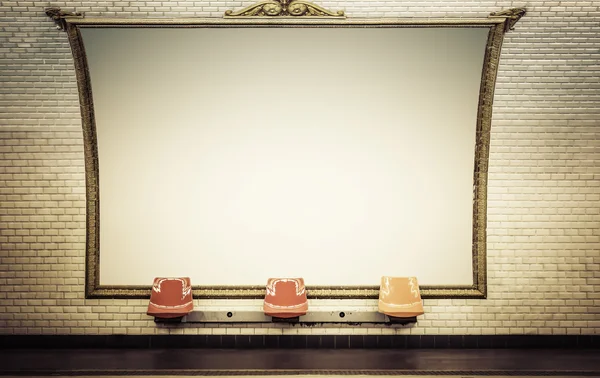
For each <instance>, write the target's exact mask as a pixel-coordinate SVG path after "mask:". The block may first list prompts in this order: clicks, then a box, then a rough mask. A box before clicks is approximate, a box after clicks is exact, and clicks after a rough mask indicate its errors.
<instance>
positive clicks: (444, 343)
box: [0, 335, 600, 349]
mask: <svg viewBox="0 0 600 378" xmlns="http://www.w3.org/2000/svg"><path fill="white" fill-rule="evenodd" d="M0 348H3V349H33V348H36V349H74V348H133V349H154V348H156V349H160V348H230V349H232V348H238V349H251V348H254V349H261V348H282V349H286V348H290V349H291V348H294V349H304V348H310V349H316V348H323V349H327V348H328V349H356V348H366V349H415V348H434V349H489V348H499V349H504V348H542V349H549V348H581V349H592V348H600V335H0Z"/></svg>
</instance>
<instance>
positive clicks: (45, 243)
mask: <svg viewBox="0 0 600 378" xmlns="http://www.w3.org/2000/svg"><path fill="white" fill-rule="evenodd" d="M249 4H250V2H246V1H244V2H238V1H212V2H208V1H178V2H175V1H173V2H168V1H164V2H163V1H160V2H159V1H155V2H151V1H148V2H144V1H139V2H137V1H100V2H95V1H88V2H72V1H67V2H65V1H57V2H47V1H19V0H17V1H14V0H10V1H2V2H0V243H1V244H0V333H2V334H159V333H160V334H163V333H174V334H176V333H185V334H196V333H202V334H207V333H208V334H240V333H244V334H290V333H291V334H296V333H299V334H383V333H385V334H394V333H403V334H600V3H599V2H597V1H592V0H587V1H541V0H540V1H522V2H521V1H464V0H462V1H450V0H448V1H385V0H382V1H365V0H362V1H353V0H349V1H343V2H342V1H323V2H320V4H321V5H323V6H325V7H327V8H330V9H344V10H345V11H346V13H347V15H348V16H349V17H440V16H454V17H460V16H464V17H473V16H474V17H485V16H487V15H488V14H489V13H490V12H492V11H499V10H503V9H507V8H512V7H520V6H526V7H527V10H528V13H527V15H526V16H525V17H524V18H523V19H522V20H521V21H520V22H519V23H518V24H517V26H516V30H514V31H512V32H510V33H508V34H507V35H506V38H505V43H504V47H503V51H502V57H501V62H500V68H499V73H498V82H497V87H496V97H495V102H494V115H493V127H492V140H491V153H490V168H489V173H490V175H489V202H488V275H489V277H488V285H489V286H488V291H489V295H488V299H487V300H459V299H455V300H426V301H425V305H426V314H425V315H424V316H422V317H420V319H419V322H418V325H416V326H415V327H412V328H407V327H400V326H398V327H386V326H374V325H365V326H347V325H345V326H339V325H330V326H319V327H304V326H290V325H284V324H268V325H248V326H246V327H239V326H231V325H223V326H219V327H216V326H207V327H202V326H198V325H187V326H184V327H181V326H179V327H173V326H170V327H166V326H160V327H157V326H156V325H155V324H154V322H153V321H152V320H151V319H150V318H149V317H148V316H146V315H145V310H146V301H145V300H86V299H84V294H83V289H84V255H85V251H84V249H85V188H84V166H83V146H82V133H81V124H80V115H79V106H78V94H77V88H76V82H75V75H74V70H73V64H72V59H71V51H70V48H69V45H68V42H67V38H66V34H65V33H63V32H59V31H57V30H56V29H55V28H54V23H53V22H52V21H50V20H49V19H48V18H47V17H46V16H45V15H44V12H43V11H44V8H45V7H48V6H59V7H61V8H63V9H64V10H69V11H72V10H76V11H81V12H85V13H86V14H87V15H88V16H99V15H105V16H119V17H122V16H135V17H185V16H196V17H207V16H215V17H220V16H221V15H222V14H223V12H224V11H225V10H227V9H231V8H238V7H241V6H246V5H249ZM197 305H202V306H207V307H210V308H215V309H217V308H218V309H232V308H235V309H237V310H242V309H244V308H248V309H260V308H261V301H260V300H252V301H242V300H236V301H197ZM310 305H311V307H312V308H315V309H316V308H321V309H338V308H340V307H343V308H345V309H354V310H360V309H374V308H375V306H376V303H375V301H373V300H355V301H350V302H343V303H340V302H339V301H335V300H329V301H312V302H311V304H310Z"/></svg>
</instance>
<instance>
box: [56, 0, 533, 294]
mask: <svg viewBox="0 0 600 378" xmlns="http://www.w3.org/2000/svg"><path fill="white" fill-rule="evenodd" d="M272 3H278V4H283V5H282V12H280V13H277V14H275V11H272V13H273V14H269V12H268V11H266V10H264V5H265V4H272ZM294 3H296V4H305V5H306V4H311V3H307V2H304V1H300V0H293V1H291V2H288V0H277V1H262V2H259V3H257V4H254V5H252V6H250V7H247V8H244V9H242V10H240V11H236V12H233V11H227V12H226V13H225V15H224V18H222V19H220V18H185V19H123V18H86V17H84V16H83V15H82V14H80V13H70V12H64V11H62V10H60V8H48V9H46V14H47V15H48V16H49V17H50V18H51V19H52V20H53V21H54V22H55V23H56V24H57V28H58V29H62V30H65V31H66V32H67V36H68V40H69V43H70V45H71V50H72V53H73V60H74V65H75V73H76V78H77V85H78V89H79V102H80V109H81V119H82V127H83V138H84V158H85V179H86V214H87V215H86V229H87V230H86V231H87V232H86V273H85V296H86V298H149V296H150V290H151V285H147V286H103V285H100V271H99V267H100V264H99V261H100V248H99V247H100V246H99V242H100V234H99V230H100V224H99V210H100V206H99V185H98V183H99V170H98V146H97V137H96V124H95V117H94V106H93V96H92V87H91V81H90V75H89V70H88V64H87V60H86V55H85V49H84V45H83V40H82V37H81V33H80V29H81V28H88V27H94V28H97V27H145V28H149V27H151V28H154V27H156V28H173V27H185V28H194V27H203V28H232V27H234V28H243V27H274V28H277V27H295V28H302V27H310V28H315V27H316V28H339V27H363V28H364V27H369V28H390V27H398V28H406V27H424V28H429V27H442V28H446V27H450V28H452V27H479V28H481V27H483V28H489V33H488V40H487V45H486V52H485V58H484V64H483V72H482V76H481V85H480V93H479V106H478V113H477V128H476V147H475V169H474V174H473V180H474V189H473V233H472V237H473V243H472V256H473V259H472V261H473V284H472V285H469V286H421V288H420V289H421V296H422V298H426V299H427V298H486V296H487V262H486V225H487V179H488V162H489V146H490V130H491V120H492V102H493V99H494V88H495V83H496V76H497V72H498V63H499V60H500V52H501V48H502V42H503V38H504V34H505V33H506V32H508V31H509V30H512V29H513V28H514V25H515V24H516V22H517V21H518V20H519V19H520V18H521V17H522V16H523V15H524V14H525V9H523V8H516V9H509V10H506V11H501V12H495V13H491V14H490V15H489V16H488V17H487V18H438V19H430V18H423V19H420V18H409V19H400V18H365V19H360V18H355V19H346V18H344V16H343V12H341V11H340V12H338V13H333V12H330V11H326V10H325V9H323V8H321V7H319V6H316V5H314V4H311V5H310V6H314V7H317V8H314V9H317V10H318V12H316V11H315V12H313V13H311V12H308V11H305V12H303V13H301V12H299V11H295V12H296V13H298V14H296V15H294V11H293V9H295V8H291V9H292V12H291V14H290V11H289V9H290V7H291V5H293V4H294ZM284 8H285V9H286V11H285V12H287V13H285V12H284V11H283V9H284ZM302 9H304V8H302ZM306 9H309V6H308V5H307V8H306ZM307 293H308V297H309V298H313V299H317V298H323V299H325V298H348V299H349V298H357V299H358V298H363V299H364V298H378V296H379V287H378V286H356V287H355V286H307ZM193 294H194V298H230V299H234V298H263V297H264V295H265V286H203V287H199V286H194V287H193Z"/></svg>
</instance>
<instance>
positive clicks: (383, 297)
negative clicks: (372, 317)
mask: <svg viewBox="0 0 600 378" xmlns="http://www.w3.org/2000/svg"><path fill="white" fill-rule="evenodd" d="M379 312H381V313H384V314H386V315H388V316H393V317H396V318H410V317H415V316H417V315H423V313H424V311H423V301H422V300H421V293H420V292H419V283H418V282H417V278H416V277H388V276H384V277H381V287H380V289H379Z"/></svg>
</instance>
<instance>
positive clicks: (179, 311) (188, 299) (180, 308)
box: [147, 277, 194, 319]
mask: <svg viewBox="0 0 600 378" xmlns="http://www.w3.org/2000/svg"><path fill="white" fill-rule="evenodd" d="M193 309H194V301H193V299H192V284H191V281H190V279H189V277H180V278H162V277H157V278H155V279H154V283H153V285H152V294H151V295H150V304H148V312H147V314H148V315H150V316H154V317H156V318H163V319H170V318H177V317H181V316H184V315H187V314H189V313H190V312H191V311H192V310H193Z"/></svg>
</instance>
